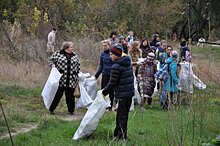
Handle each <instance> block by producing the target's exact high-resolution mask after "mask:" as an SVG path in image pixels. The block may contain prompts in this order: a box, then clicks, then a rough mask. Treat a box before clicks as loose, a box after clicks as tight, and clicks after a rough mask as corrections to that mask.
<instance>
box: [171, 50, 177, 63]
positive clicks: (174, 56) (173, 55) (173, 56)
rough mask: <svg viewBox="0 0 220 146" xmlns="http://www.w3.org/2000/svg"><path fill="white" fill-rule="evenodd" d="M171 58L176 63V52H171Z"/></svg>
mask: <svg viewBox="0 0 220 146" xmlns="http://www.w3.org/2000/svg"><path fill="white" fill-rule="evenodd" d="M171 57H172V58H173V61H174V62H177V58H178V52H177V51H176V50H173V51H172V52H171Z"/></svg>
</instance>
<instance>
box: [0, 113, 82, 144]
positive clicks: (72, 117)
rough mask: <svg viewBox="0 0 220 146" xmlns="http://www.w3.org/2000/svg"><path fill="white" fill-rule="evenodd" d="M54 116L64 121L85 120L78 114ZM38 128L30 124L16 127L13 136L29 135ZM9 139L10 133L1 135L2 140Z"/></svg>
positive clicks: (12, 132) (12, 131)
mask: <svg viewBox="0 0 220 146" xmlns="http://www.w3.org/2000/svg"><path fill="white" fill-rule="evenodd" d="M54 116H57V117H58V118H59V119H60V120H63V121H77V120H81V119H82V118H83V115H82V114H76V115H68V114H57V115H54ZM37 127H38V125H37V124H28V125H24V126H22V127H15V128H13V129H12V130H11V135H12V136H14V135H17V134H20V133H27V132H29V131H31V130H33V129H36V128H37ZM8 137H10V136H9V133H8V132H3V133H0V140H2V139H4V138H8Z"/></svg>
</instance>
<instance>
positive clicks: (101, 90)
mask: <svg viewBox="0 0 220 146" xmlns="http://www.w3.org/2000/svg"><path fill="white" fill-rule="evenodd" d="M102 91H103V90H101V95H102V97H103V98H104V99H105V98H106V96H105V95H104V94H103V93H102Z"/></svg>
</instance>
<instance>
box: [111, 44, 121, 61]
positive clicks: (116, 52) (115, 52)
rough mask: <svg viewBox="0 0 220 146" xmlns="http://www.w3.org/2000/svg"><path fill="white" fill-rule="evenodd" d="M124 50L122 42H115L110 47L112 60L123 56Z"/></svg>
mask: <svg viewBox="0 0 220 146" xmlns="http://www.w3.org/2000/svg"><path fill="white" fill-rule="evenodd" d="M122 52H123V48H122V45H121V44H115V45H114V46H113V47H112V48H111V49H110V57H111V59H112V61H115V60H117V59H119V58H121V56H122Z"/></svg>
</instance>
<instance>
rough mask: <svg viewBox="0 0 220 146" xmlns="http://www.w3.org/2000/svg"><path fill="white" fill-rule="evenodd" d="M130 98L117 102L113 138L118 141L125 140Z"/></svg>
mask: <svg viewBox="0 0 220 146" xmlns="http://www.w3.org/2000/svg"><path fill="white" fill-rule="evenodd" d="M131 102H132V97H128V98H124V99H122V100H118V109H117V115H116V128H115V130H114V136H115V137H118V138H119V139H127V125H128V114H129V111H130V107H131Z"/></svg>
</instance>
